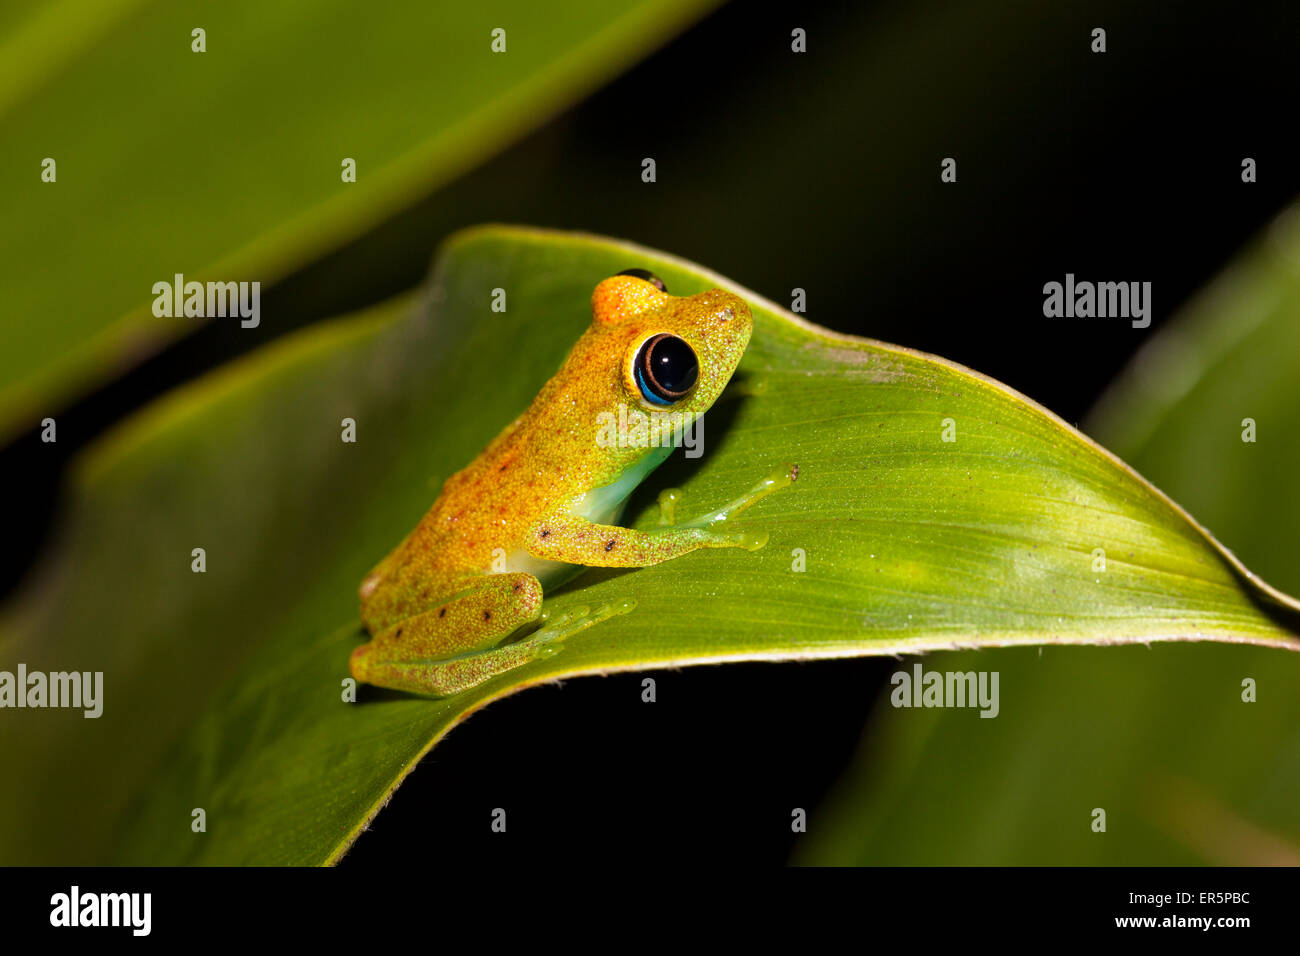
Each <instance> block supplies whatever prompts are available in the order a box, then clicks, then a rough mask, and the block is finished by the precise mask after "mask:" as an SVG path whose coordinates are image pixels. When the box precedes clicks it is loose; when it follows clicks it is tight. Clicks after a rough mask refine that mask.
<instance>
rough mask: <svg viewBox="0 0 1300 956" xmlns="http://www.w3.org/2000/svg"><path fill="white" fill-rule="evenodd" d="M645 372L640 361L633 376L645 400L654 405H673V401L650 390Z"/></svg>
mask: <svg viewBox="0 0 1300 956" xmlns="http://www.w3.org/2000/svg"><path fill="white" fill-rule="evenodd" d="M644 374H645V373H644V372H643V371H642V369H641V364H640V363H639V362H638V363H637V366H636V369H635V371H634V372H633V374H632V377H633V378H634V379H636V387H637V388H639V389H641V394H642V396H644V397H645V400H646V401H647V402H650V403H651V404H653V405H671V404H672V402H671V401H669V400H668V399H664V398H660V397H659V396H658V395H656V394H655V393H654V392H652V391H650V387H649V386H648V385H646V383H645V378H643V375H644Z"/></svg>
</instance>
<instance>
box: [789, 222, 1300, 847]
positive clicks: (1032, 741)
mask: <svg viewBox="0 0 1300 956" xmlns="http://www.w3.org/2000/svg"><path fill="white" fill-rule="evenodd" d="M1298 381H1300V214H1298V212H1297V210H1292V211H1291V212H1289V213H1287V214H1286V215H1284V216H1283V217H1282V218H1280V219H1279V220H1278V221H1277V223H1276V224H1275V225H1274V227H1273V228H1272V229H1270V230H1269V231H1268V233H1267V234H1266V236H1265V237H1264V238H1263V239H1262V240H1260V241H1258V242H1256V243H1255V244H1253V245H1252V246H1251V248H1250V249H1249V250H1248V251H1246V252H1245V253H1243V255H1242V256H1241V258H1240V259H1239V261H1237V262H1236V263H1235V264H1233V265H1232V267H1231V268H1229V269H1228V270H1227V271H1226V272H1225V273H1224V274H1223V275H1222V276H1221V277H1220V278H1219V279H1217V280H1216V281H1215V282H1214V283H1213V284H1212V285H1211V286H1210V287H1209V288H1208V289H1206V290H1205V291H1204V293H1203V294H1202V295H1201V296H1199V297H1198V298H1197V299H1196V300H1195V301H1194V302H1193V303H1192V304H1191V305H1190V306H1189V307H1188V308H1187V310H1186V312H1185V314H1184V315H1182V316H1181V317H1180V319H1179V320H1178V321H1177V322H1175V323H1174V324H1172V325H1171V326H1170V327H1169V328H1168V330H1167V331H1166V332H1164V333H1163V334H1162V335H1160V336H1159V337H1157V338H1156V339H1154V340H1153V341H1152V342H1151V343H1150V344H1149V345H1148V346H1147V347H1146V348H1144V349H1143V350H1142V351H1141V352H1140V353H1138V355H1137V357H1136V359H1135V360H1134V362H1133V364H1132V366H1131V367H1130V368H1129V369H1128V370H1127V372H1126V373H1125V375H1124V376H1123V377H1122V378H1121V379H1119V380H1118V381H1117V383H1116V384H1115V386H1114V387H1113V388H1112V389H1111V390H1110V391H1109V392H1108V393H1107V394H1106V395H1105V396H1104V397H1103V399H1102V400H1101V402H1099V404H1098V406H1097V409H1096V411H1095V413H1094V415H1093V416H1092V418H1091V420H1090V424H1089V428H1088V430H1089V432H1091V433H1092V434H1094V435H1096V436H1097V437H1098V438H1099V439H1100V440H1101V441H1103V442H1105V443H1106V444H1107V445H1108V446H1109V447H1111V448H1113V449H1114V450H1115V451H1116V452H1117V453H1119V454H1121V455H1123V456H1124V457H1125V459H1126V460H1127V461H1129V462H1131V463H1132V464H1133V465H1134V467H1136V468H1137V469H1138V471H1140V472H1141V473H1142V474H1143V475H1144V476H1145V477H1147V478H1149V479H1150V480H1151V481H1153V482H1154V483H1155V484H1156V486H1157V487H1159V488H1161V489H1162V490H1164V491H1165V492H1167V493H1168V494H1170V495H1172V496H1174V497H1175V498H1176V499H1177V500H1179V501H1180V502H1181V503H1183V504H1185V505H1186V506H1187V507H1188V509H1189V510H1190V511H1191V513H1193V514H1195V515H1196V516H1197V517H1198V518H1199V519H1200V520H1201V521H1203V522H1204V523H1205V525H1206V526H1207V527H1208V528H1210V529H1211V530H1212V531H1213V532H1214V533H1215V534H1216V535H1217V536H1218V537H1219V538H1220V540H1222V541H1223V542H1224V543H1225V544H1226V545H1228V546H1229V547H1231V548H1232V549H1233V550H1234V551H1235V552H1236V553H1237V554H1238V555H1239V556H1240V557H1241V559H1242V560H1243V561H1244V562H1245V563H1246V564H1248V565H1249V566H1250V567H1251V568H1253V569H1254V570H1256V571H1258V572H1259V573H1260V574H1262V575H1263V576H1264V577H1265V578H1267V579H1268V580H1269V581H1271V582H1273V583H1275V584H1277V585H1278V586H1280V587H1282V588H1284V589H1288V590H1290V591H1292V592H1295V591H1300V563H1297V561H1296V546H1295V543H1296V540H1297V538H1298V537H1300V485H1297V481H1296V475H1297V474H1300V401H1298V400H1297V382H1298ZM1247 419H1250V420H1251V422H1253V424H1254V426H1255V434H1254V438H1255V440H1254V441H1245V440H1243V436H1248V435H1249V426H1250V424H1251V423H1250V422H1248V421H1247ZM925 667H926V668H927V669H935V670H955V671H966V670H972V669H974V670H997V671H999V672H1000V674H1001V679H1000V685H1001V691H1002V702H1003V706H1002V710H1001V713H1000V714H999V716H998V717H997V719H995V720H980V719H978V718H977V716H976V715H975V714H974V713H971V712H960V711H953V710H939V709H934V710H910V711H903V710H894V709H892V708H891V707H890V706H889V705H888V702H887V701H882V702H881V705H880V707H879V711H878V713H877V714H876V716H875V717H874V718H873V720H872V722H871V723H870V724H869V726H868V728H867V733H866V736H865V738H864V741H863V744H862V748H861V751H860V753H859V755H858V757H857V758H856V760H855V762H854V764H853V766H852V767H851V769H850V770H849V771H848V773H847V774H846V775H845V777H844V779H843V780H842V781H841V782H840V784H839V785H838V787H837V789H836V790H835V791H834V792H833V793H832V795H831V797H830V798H829V799H828V801H827V804H826V806H825V807H824V808H823V809H822V810H821V811H820V812H819V813H816V814H814V816H813V820H812V822H810V825H809V833H808V837H807V840H806V842H804V843H803V844H801V845H800V846H799V848H798V850H797V852H796V856H795V859H796V861H798V862H804V863H862V864H896V863H907V864H995V865H996V864H1013V865H1017V864H1039V865H1042V864H1049V865H1050V864H1118V865H1180V864H1195V863H1212V864H1227V865H1240V864H1289V865H1300V801H1297V799H1296V797H1297V794H1300V658H1298V657H1297V656H1296V655H1294V654H1279V653H1274V652H1271V651H1267V650H1261V649H1258V648H1249V647H1231V646H1223V645H1198V646H1180V645H1153V646H1152V647H1150V648H1140V647H1128V648H1112V649H1104V650H1103V649H1096V648H1063V647H1047V648H1043V649H1041V650H1039V651H1025V650H1005V651H984V652H979V653H968V654H960V655H941V656H936V657H933V658H928V659H926V661H925ZM1247 679H1250V680H1251V681H1253V682H1254V685H1255V693H1256V700H1255V702H1253V703H1247V702H1245V701H1244V700H1243V694H1244V688H1243V682H1244V681H1246V680H1247ZM1094 808H1102V809H1104V810H1105V811H1106V815H1107V816H1106V821H1107V830H1106V832H1105V833H1104V834H1100V833H1094V832H1092V829H1091V823H1092V819H1093V818H1092V813H1093V810H1094Z"/></svg>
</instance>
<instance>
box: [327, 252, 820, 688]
mask: <svg viewBox="0 0 1300 956" xmlns="http://www.w3.org/2000/svg"><path fill="white" fill-rule="evenodd" d="M591 311H592V321H591V325H590V326H589V327H588V329H587V330H586V331H585V332H584V333H583V335H582V337H581V338H580V339H578V342H577V344H576V345H574V347H573V349H572V350H571V351H570V352H569V355H568V357H567V358H566V359H565V361H564V364H563V365H562V366H561V368H560V370H559V372H558V373H557V374H556V375H555V377H554V378H552V379H551V380H550V381H548V382H547V383H546V385H545V386H544V387H543V388H542V390H541V392H540V393H538V395H537V397H536V398H535V399H534V400H533V403H532V404H531V405H530V406H529V408H528V410H527V411H525V412H524V413H523V414H522V415H520V416H519V417H518V418H517V419H515V421H513V422H511V423H510V424H509V425H507V426H506V427H505V429H504V430H503V431H502V432H501V433H500V434H499V435H497V437H496V438H495V439H494V440H493V441H492V442H491V443H490V444H489V445H488V446H487V448H485V449H484V450H483V452H482V453H480V454H479V456H478V457H477V458H475V459H474V461H473V462H471V463H470V464H469V465H468V466H467V467H466V468H464V469H463V470H461V471H459V472H457V473H456V474H454V475H452V476H451V477H450V478H449V479H448V480H447V482H446V483H445V484H444V486H443V489H442V493H441V494H440V495H439V496H438V499H437V501H435V502H434V504H433V507H432V508H430V509H429V511H428V513H427V514H425V516H424V518H423V519H422V520H421V521H420V523H419V524H418V525H417V526H416V528H415V529H414V530H413V531H412V532H411V533H410V534H408V535H407V536H406V538H405V539H404V540H403V541H402V542H401V544H399V545H398V546H397V547H396V548H395V549H394V550H393V551H392V552H391V553H390V554H389V555H388V556H387V557H385V558H384V559H383V560H382V561H380V562H379V564H378V565H377V566H376V567H375V568H374V569H373V570H372V571H371V572H370V573H369V574H368V575H367V576H366V578H365V580H364V581H362V583H361V588H360V597H361V618H362V621H363V623H364V624H365V626H366V629H367V630H368V631H369V632H370V634H371V640H370V641H369V643H367V644H363V645H361V646H360V647H358V648H356V650H355V651H354V652H353V654H352V660H351V670H352V675H353V676H354V677H355V678H356V679H357V680H358V681H365V682H367V683H371V684H376V685H379V686H381V687H389V688H394V689H397V690H403V691H410V692H413V693H417V694H425V695H430V696H436V697H445V696H449V695H452V694H455V693H458V692H460V691H462V690H465V689H467V688H470V687H473V686H475V685H476V684H479V683H482V682H483V681H485V680H488V679H489V678H492V677H494V676H496V675H498V674H501V673H504V672H505V671H507V670H510V669H511V668H514V667H518V666H519V665H521V664H523V663H526V662H528V661H531V660H534V659H536V658H538V657H542V656H545V655H548V654H552V653H555V651H556V650H558V648H559V645H560V642H561V641H562V640H563V639H564V638H566V637H568V636H570V635H572V634H573V633H575V632H577V631H579V630H582V629H583V628H586V627H590V626H592V625H593V624H596V623H598V622H600V621H602V620H605V619H607V618H609V617H611V616H613V615H615V614H621V613H626V612H627V611H629V610H631V609H632V608H633V607H634V606H635V602H634V601H631V600H628V601H623V602H621V603H618V604H614V605H605V606H602V607H599V608H597V609H596V610H595V611H592V610H590V609H589V608H577V609H574V610H572V611H570V612H569V613H568V614H565V615H563V616H561V617H559V618H558V619H548V617H549V616H548V615H547V614H545V613H543V611H542V595H543V593H544V592H546V591H549V590H551V589H552V588H555V587H557V586H558V585H560V584H562V583H563V582H564V581H566V580H568V579H569V578H571V577H573V576H574V575H575V574H577V573H579V572H581V571H582V570H583V568H584V567H610V568H634V567H643V566H646V565H652V564H658V563H660V562H661V561H667V560H669V559H671V558H675V557H678V556H680V555H683V554H687V553H688V552H691V551H695V550H696V549H698V548H744V549H747V550H751V551H752V550H757V549H758V548H761V547H762V546H763V544H764V543H765V542H766V540H767V536H766V535H765V534H755V533H753V532H748V533H738V532H734V531H727V530H724V529H723V528H722V527H721V525H723V523H724V522H725V521H726V520H727V519H728V518H730V517H732V516H734V515H735V514H737V513H738V512H740V511H742V510H743V509H745V508H747V507H748V506H750V505H752V504H753V503H754V502H755V501H758V500H759V499H761V498H763V497H765V496H766V495H768V494H770V493H771V492H772V491H775V490H776V489H777V488H779V487H781V486H783V485H787V484H789V483H790V482H791V481H793V480H794V478H795V477H796V476H797V474H798V470H797V468H793V467H789V466H787V467H786V468H785V469H784V470H782V471H779V472H778V473H776V474H775V475H772V476H769V477H767V478H765V479H763V480H762V481H760V482H759V483H758V484H757V485H756V486H755V487H754V488H752V489H751V490H750V491H749V492H747V493H746V494H744V495H742V496H741V497H739V498H737V499H736V500H735V501H733V502H731V503H730V504H728V505H725V506H724V507H722V508H720V509H718V510H717V511H714V512H712V513H710V514H708V515H705V516H704V517H702V518H699V519H696V520H695V521H692V522H688V523H686V524H683V525H679V526H673V527H665V528H661V529H659V530H657V531H653V532H646V531H637V530H633V529H631V528H624V527H619V526H618V525H617V521H618V519H619V518H620V517H621V515H622V511H623V506H624V503H625V502H626V500H627V498H628V496H629V495H630V494H631V493H632V491H633V490H634V489H635V488H636V487H637V485H639V484H640V483H641V482H642V481H643V480H644V479H645V478H646V476H647V475H649V474H650V472H652V471H653V470H654V469H655V468H656V467H657V466H658V465H659V464H660V463H661V462H663V461H664V460H665V459H666V458H667V457H668V455H669V454H671V452H672V445H673V434H672V430H673V428H674V427H676V428H679V429H680V428H682V427H683V426H685V425H688V424H689V423H690V422H691V421H693V420H694V419H695V417H696V416H699V415H702V414H703V413H704V411H705V410H707V409H708V408H709V407H710V406H711V405H712V404H713V403H714V401H715V400H716V399H717V398H718V396H719V395H720V394H721V393H722V390H723V388H724V387H725V386H726V385H727V382H728V381H729V380H730V379H731V376H732V373H733V372H735V370H736V366H737V365H738V364H739V363H740V357H741V355H742V354H744V351H745V347H746V345H747V344H748V343H749V337H750V333H751V332H752V331H753V318H752V316H751V314H750V310H749V307H748V306H747V305H746V304H745V302H744V301H743V300H742V299H740V298H739V297H738V296H736V295H734V294H732V293H730V292H725V291H723V290H720V289H712V290H710V291H708V292H702V293H700V294H698V295H693V296H686V297H678V296H672V295H669V294H668V292H667V290H666V289H665V288H664V285H663V283H662V282H661V281H660V280H659V279H658V278H656V277H655V276H653V275H651V274H650V273H648V272H646V271H644V270H640V269H630V270H628V271H627V272H625V273H620V274H619V275H616V276H613V277H611V278H608V279H605V280H604V281H603V282H601V283H600V284H599V285H597V286H596V288H595V291H594V292H593V293H592V300H591ZM620 406H623V408H622V409H620ZM620 411H621V412H622V416H623V417H622V419H621V420H623V421H627V420H629V416H631V420H632V421H637V420H642V421H645V420H648V423H649V424H648V427H647V428H646V429H645V431H644V432H643V433H642V434H641V436H640V438H639V440H632V441H622V440H611V437H612V435H611V430H610V428H609V424H610V422H611V421H617V420H620V419H619V415H620ZM635 412H639V413H640V414H641V416H642V418H641V419H638V417H637V416H636V415H635V414H633V413H635ZM678 412H680V413H681V417H680V418H677V419H674V418H673V413H678ZM652 413H659V414H652ZM677 434H678V436H679V437H680V435H681V432H680V431H678V433H677ZM670 497H671V496H670ZM667 510H668V509H667V508H665V512H667ZM537 624H540V627H538V628H536V629H535V630H533V631H532V633H525V629H526V628H527V626H529V625H537ZM516 632H520V633H522V634H523V636H522V637H518V638H517V639H514V640H510V638H512V637H513V636H515V635H516Z"/></svg>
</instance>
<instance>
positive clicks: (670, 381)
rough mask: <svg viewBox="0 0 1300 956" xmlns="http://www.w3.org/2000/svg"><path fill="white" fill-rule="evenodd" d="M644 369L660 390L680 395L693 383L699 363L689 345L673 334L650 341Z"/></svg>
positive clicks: (698, 369)
mask: <svg viewBox="0 0 1300 956" xmlns="http://www.w3.org/2000/svg"><path fill="white" fill-rule="evenodd" d="M646 371H647V372H649V374H650V380H651V383H652V384H654V385H657V386H658V387H659V389H660V390H661V391H663V392H665V393H667V394H669V395H682V394H684V393H685V392H687V391H688V390H689V389H690V387H691V386H692V385H694V384H695V378H696V376H697V375H699V372H700V363H699V360H698V359H696V357H695V352H694V351H692V350H691V347H690V346H689V345H687V344H686V343H685V342H683V341H682V340H681V339H679V338H677V336H675V335H664V336H661V337H659V338H657V339H655V340H654V341H653V342H651V343H650V353H649V355H647V356H646Z"/></svg>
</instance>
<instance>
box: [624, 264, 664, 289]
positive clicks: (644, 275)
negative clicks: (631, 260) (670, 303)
mask: <svg viewBox="0 0 1300 956" xmlns="http://www.w3.org/2000/svg"><path fill="white" fill-rule="evenodd" d="M619 275H621V276H632V278H634V279H644V280H645V281H646V282H649V283H650V284H651V285H652V286H654V287H655V288H656V289H658V290H659V291H660V292H662V293H664V294H665V295H667V294H668V287H667V286H666V285H664V280H663V279H661V278H659V277H658V276H657V275H655V274H654V273H653V272H651V271H650V270H648V269H624V270H623V271H622V272H620V273H619Z"/></svg>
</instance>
